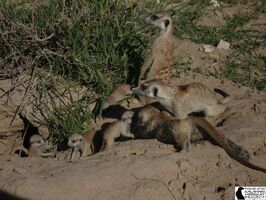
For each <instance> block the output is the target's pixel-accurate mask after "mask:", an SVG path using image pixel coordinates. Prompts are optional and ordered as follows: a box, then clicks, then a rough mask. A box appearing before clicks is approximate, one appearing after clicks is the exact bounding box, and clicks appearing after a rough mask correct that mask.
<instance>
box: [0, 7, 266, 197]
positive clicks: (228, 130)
mask: <svg viewBox="0 0 266 200" xmlns="http://www.w3.org/2000/svg"><path fill="white" fill-rule="evenodd" d="M230 9H231V10H230ZM226 11H227V12H228V13H229V14H231V13H233V12H237V11H238V9H236V8H228V9H227V10H226ZM215 16H219V13H218V14H217V13H216V15H215ZM262 17H263V19H265V16H262ZM210 19H212V18H211V17H209V16H207V17H206V18H204V19H203V20H202V22H201V23H202V24H206V23H207V24H210V25H212V24H217V23H218V22H219V23H220V24H223V15H222V16H221V17H220V18H218V19H216V18H213V20H217V23H216V22H213V21H209V20H210ZM258 20H260V21H263V20H262V19H261V18H259V19H258ZM257 22H258V21H256V22H254V23H257ZM201 47H202V45H201V44H194V43H192V42H190V41H187V40H182V41H179V45H178V47H177V49H176V55H178V56H180V57H182V58H183V59H185V61H189V66H190V67H191V69H197V68H200V69H201V71H204V69H206V70H209V71H212V70H213V72H215V71H219V68H220V66H221V65H220V63H222V62H223V61H224V59H225V57H226V56H227V55H228V54H230V50H228V51H225V50H217V49H216V50H215V51H214V52H213V53H210V54H207V53H205V52H203V51H202V49H201ZM217 60H218V62H217ZM191 81H200V82H202V83H204V84H206V85H208V86H209V87H210V88H215V87H217V88H220V89H223V90H225V91H226V92H227V93H229V94H230V95H231V96H232V97H233V100H232V101H230V102H229V103H228V106H229V107H230V108H231V110H232V112H235V113H236V114H235V115H233V116H231V117H230V118H229V119H228V120H226V121H225V122H224V123H223V126H221V127H217V129H218V130H219V131H221V132H222V133H224V134H225V135H226V136H227V137H229V138H231V139H232V140H234V141H235V142H237V143H238V144H240V145H242V146H243V147H245V148H246V149H247V150H248V151H249V152H250V154H251V157H252V159H253V160H254V162H256V163H257V164H259V165H260V166H263V167H266V132H265V129H266V93H263V92H257V91H254V90H252V89H251V88H248V87H244V86H241V85H239V84H236V83H234V82H232V81H228V80H221V79H216V78H213V77H206V76H204V75H199V74H193V75H189V74H186V75H183V76H181V77H180V78H178V79H176V80H175V81H174V82H176V83H177V84H180V83H182V84H183V83H188V82H191ZM10 85H11V83H10V80H2V81H0V88H2V89H3V90H4V91H7V90H8V89H9V88H10ZM2 94H3V91H1V90H0V95H2ZM22 97H23V91H19V90H16V91H13V92H12V95H10V96H9V98H8V101H7V98H6V97H5V98H0V133H1V137H0V199H14V200H15V199H39V200H48V199H53V200H68V199H90V200H112V199H113V200H125V199H130V200H134V199H136V200H142V199H143V200H179V199H186V200H194V199H197V200H201V199H202V200H203V199H204V200H215V199H217V200H218V199H219V200H220V199H224V200H227V199H233V198H234V188H235V186H236V185H241V186H262V185H264V186H265V185H266V174H264V173H262V172H258V171H255V170H252V169H249V168H247V167H245V166H243V165H242V164H240V163H238V162H237V161H235V160H233V159H231V158H230V157H229V156H228V155H227V154H226V153H225V151H224V150H223V149H222V148H220V147H219V146H215V145H213V144H211V143H210V142H209V141H200V142H198V143H195V144H192V145H191V148H190V151H189V152H176V150H175V149H174V147H173V146H172V145H166V144H162V143H160V142H158V141H156V140H130V141H124V142H117V143H116V145H115V146H114V147H113V148H111V149H110V150H108V151H104V152H100V153H97V154H95V155H92V156H90V157H87V158H85V159H84V160H80V161H79V162H76V163H71V162H69V161H67V160H58V159H55V158H49V159H45V158H27V157H25V158H20V157H18V156H15V155H10V154H11V152H12V148H13V147H14V146H16V144H17V143H18V144H19V143H20V142H21V138H20V137H19V136H20V135H21V133H22V131H23V130H24V124H23V122H22V121H21V120H20V119H19V117H16V118H15V121H14V122H13V124H12V126H9V123H10V121H11V120H12V116H13V114H14V111H15V108H16V106H18V105H19V103H20V101H21V98H22Z"/></svg>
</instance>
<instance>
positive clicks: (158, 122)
mask: <svg viewBox="0 0 266 200" xmlns="http://www.w3.org/2000/svg"><path fill="white" fill-rule="evenodd" d="M138 122H139V123H140V125H141V127H143V126H147V128H146V129H145V130H144V129H142V130H143V132H144V133H142V134H143V135H144V138H145V137H146V135H150V136H152V137H153V138H156V139H157V140H158V141H161V142H164V143H170V144H175V145H176V146H177V147H179V149H180V150H182V149H184V148H187V147H188V146H189V144H190V142H195V141H198V140H201V139H206V136H210V137H211V138H212V139H213V140H214V141H215V142H216V143H217V144H218V145H220V147H222V148H223V149H224V150H225V152H226V153H227V154H228V155H229V156H230V157H232V158H233V159H235V160H237V161H238V162H240V163H241V164H243V165H245V166H247V167H249V168H251V169H255V170H259V171H262V172H264V173H266V169H265V168H262V167H260V166H257V165H255V164H253V163H251V161H250V155H249V153H248V151H247V150H245V149H244V148H243V147H241V146H239V145H238V144H236V143H235V142H234V141H232V140H231V139H229V138H227V137H226V136H225V135H224V134H222V133H220V132H219V131H217V130H216V129H215V128H214V127H213V126H212V125H211V124H210V123H209V122H208V121H207V120H206V119H205V118H203V117H188V118H186V119H182V120H177V119H175V118H174V117H172V116H170V115H166V113H164V112H160V111H158V110H157V109H155V108H153V107H151V106H148V107H144V108H143V109H142V110H141V111H140V112H139V113H138ZM202 130H203V131H204V132H203V131H202ZM146 131H148V132H146ZM206 134H207V135H206Z"/></svg>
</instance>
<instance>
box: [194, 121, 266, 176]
mask: <svg viewBox="0 0 266 200" xmlns="http://www.w3.org/2000/svg"><path fill="white" fill-rule="evenodd" d="M192 122H193V124H194V125H196V126H199V127H201V128H203V129H204V130H206V131H207V132H208V134H209V135H210V137H211V138H212V139H214V140H215V141H216V142H217V143H218V144H219V145H220V146H221V147H222V148H223V149H224V150H225V152H226V153H227V154H228V155H229V156H230V157H232V158H234V159H235V160H236V161H238V162H240V163H241V164H243V165H245V166H246V167H249V168H251V169H255V170H258V171H261V172H264V173H266V168H263V167H260V166H258V165H256V164H253V163H251V162H250V156H249V153H248V152H247V150H245V149H244V148H243V147H241V146H240V145H238V144H236V143H235V142H234V141H232V140H230V139H229V138H227V137H225V135H223V134H221V133H220V132H218V131H217V130H216V129H215V128H214V127H213V126H212V125H211V124H210V123H209V122H208V121H207V120H205V119H203V118H196V117H193V118H192Z"/></svg>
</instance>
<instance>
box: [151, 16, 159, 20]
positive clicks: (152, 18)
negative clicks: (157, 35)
mask: <svg viewBox="0 0 266 200" xmlns="http://www.w3.org/2000/svg"><path fill="white" fill-rule="evenodd" d="M158 19H159V17H158V16H157V15H152V16H151V20H152V21H155V20H158Z"/></svg>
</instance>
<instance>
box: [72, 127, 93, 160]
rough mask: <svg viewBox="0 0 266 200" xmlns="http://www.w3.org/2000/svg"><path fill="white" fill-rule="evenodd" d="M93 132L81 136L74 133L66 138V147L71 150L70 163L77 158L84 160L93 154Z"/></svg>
mask: <svg viewBox="0 0 266 200" xmlns="http://www.w3.org/2000/svg"><path fill="white" fill-rule="evenodd" d="M95 132H96V131H95V130H92V131H90V132H88V133H86V134H84V135H83V136H82V135H80V134H77V133H74V134H72V135H70V136H69V137H68V143H67V144H68V146H69V147H71V148H73V150H72V155H71V161H76V160H78V159H79V158H84V157H86V156H89V155H91V154H93V153H94V145H93V137H94V135H95Z"/></svg>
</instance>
